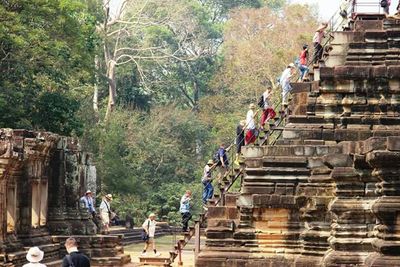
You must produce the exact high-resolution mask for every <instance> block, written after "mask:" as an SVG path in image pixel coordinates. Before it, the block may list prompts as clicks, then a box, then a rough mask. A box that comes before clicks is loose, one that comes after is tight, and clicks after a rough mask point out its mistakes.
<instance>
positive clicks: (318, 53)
mask: <svg viewBox="0 0 400 267" xmlns="http://www.w3.org/2000/svg"><path fill="white" fill-rule="evenodd" d="M326 28H328V23H322V24H321V25H320V26H319V27H318V29H317V30H316V31H315V34H314V37H313V44H314V56H313V63H314V64H318V61H319V60H320V59H321V58H322V54H323V47H322V44H321V43H322V39H323V38H324V37H325V29H326Z"/></svg>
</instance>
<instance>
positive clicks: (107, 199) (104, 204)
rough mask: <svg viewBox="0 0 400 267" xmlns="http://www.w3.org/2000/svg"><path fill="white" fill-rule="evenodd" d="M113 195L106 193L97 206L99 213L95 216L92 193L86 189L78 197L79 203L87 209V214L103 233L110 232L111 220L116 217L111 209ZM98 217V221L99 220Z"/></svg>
mask: <svg viewBox="0 0 400 267" xmlns="http://www.w3.org/2000/svg"><path fill="white" fill-rule="evenodd" d="M112 199H113V197H112V195H111V194H106V195H105V196H104V197H103V199H102V201H101V203H100V206H99V215H100V216H97V212H96V208H95V204H94V203H95V202H94V200H93V193H92V191H90V190H87V191H86V193H85V195H84V196H82V197H81V198H80V203H82V205H83V207H84V208H86V209H87V211H88V213H89V215H90V216H91V218H92V220H93V222H94V223H95V224H96V226H97V227H98V228H99V229H100V230H101V232H102V233H104V234H109V233H110V224H111V220H113V219H114V218H115V217H116V213H115V212H113V211H112V210H111V201H112ZM99 219H100V222H99Z"/></svg>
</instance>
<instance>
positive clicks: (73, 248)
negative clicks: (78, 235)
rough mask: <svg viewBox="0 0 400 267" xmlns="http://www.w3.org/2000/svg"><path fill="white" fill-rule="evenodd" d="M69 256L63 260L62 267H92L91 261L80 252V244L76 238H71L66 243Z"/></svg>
mask: <svg viewBox="0 0 400 267" xmlns="http://www.w3.org/2000/svg"><path fill="white" fill-rule="evenodd" d="M65 248H66V249H67V252H68V255H66V256H65V257H64V258H63V261H62V267H70V266H74V267H90V260H89V258H88V257H86V256H85V254H83V253H81V252H79V251H78V243H77V242H76V240H75V238H73V237H69V238H68V239H67V240H66V241H65Z"/></svg>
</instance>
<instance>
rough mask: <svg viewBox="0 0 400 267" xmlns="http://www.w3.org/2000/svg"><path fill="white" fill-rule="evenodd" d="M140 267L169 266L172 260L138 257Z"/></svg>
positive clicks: (168, 258)
mask: <svg viewBox="0 0 400 267" xmlns="http://www.w3.org/2000/svg"><path fill="white" fill-rule="evenodd" d="M139 262H140V265H141V266H143V265H153V266H171V264H172V260H171V258H170V257H161V256H160V257H139Z"/></svg>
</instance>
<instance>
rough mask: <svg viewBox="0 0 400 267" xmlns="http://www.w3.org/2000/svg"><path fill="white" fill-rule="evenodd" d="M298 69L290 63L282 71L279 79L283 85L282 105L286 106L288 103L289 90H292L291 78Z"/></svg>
mask: <svg viewBox="0 0 400 267" xmlns="http://www.w3.org/2000/svg"><path fill="white" fill-rule="evenodd" d="M295 71H296V67H295V65H294V64H293V63H290V64H289V65H288V66H287V67H286V69H285V70H284V71H283V72H282V75H281V78H280V80H279V83H280V85H281V86H282V105H283V106H285V105H287V104H288V98H289V92H290V91H291V90H292V87H291V86H290V78H291V77H292V76H293V74H294V72H295Z"/></svg>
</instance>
